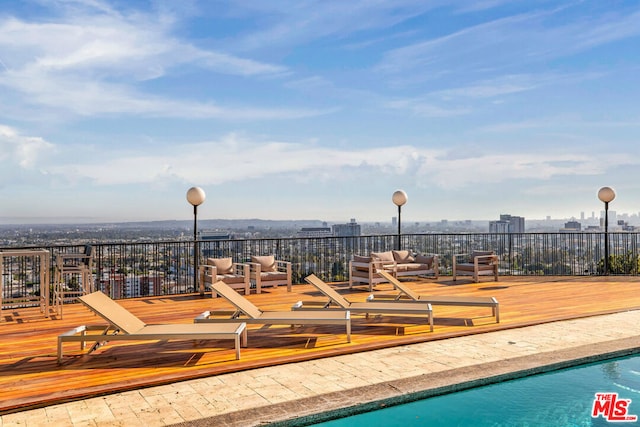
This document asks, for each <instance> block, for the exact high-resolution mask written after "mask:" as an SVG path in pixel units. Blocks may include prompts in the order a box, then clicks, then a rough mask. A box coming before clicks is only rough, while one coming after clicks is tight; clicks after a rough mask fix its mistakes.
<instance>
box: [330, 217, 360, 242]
mask: <svg viewBox="0 0 640 427" xmlns="http://www.w3.org/2000/svg"><path fill="white" fill-rule="evenodd" d="M331 229H332V231H333V235H334V236H336V237H354V236H360V224H358V223H357V222H356V219H355V218H351V222H349V223H348V224H333V225H332V226H331Z"/></svg>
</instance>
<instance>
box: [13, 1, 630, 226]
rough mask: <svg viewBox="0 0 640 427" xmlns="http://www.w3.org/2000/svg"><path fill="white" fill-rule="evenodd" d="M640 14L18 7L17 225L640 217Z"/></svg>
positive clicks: (490, 5) (458, 7)
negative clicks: (199, 195)
mask: <svg viewBox="0 0 640 427" xmlns="http://www.w3.org/2000/svg"><path fill="white" fill-rule="evenodd" d="M639 42H640V4H638V3H637V2H633V1H616V2H599V1H595V0H586V1H575V2H561V1H546V0H540V1H537V2H510V1H506V0H493V1H489V2H473V1H464V0H460V1H455V0H454V1H432V2H423V1H417V0H415V1H410V0H402V1H395V2H391V1H389V2H377V3H369V2H359V1H356V2H342V1H317V2H304V3H299V2H293V1H276V2H267V3H262V2H260V3H244V2H219V1H209V2H205V1H197V0H193V1H185V2H180V3H179V5H178V4H177V3H172V2H164V1H142V2H134V3H131V2H126V1H121V0H110V1H106V0H105V1H101V0H61V1H56V2H41V1H38V0H33V1H31V0H25V1H21V2H11V3H9V4H3V5H2V6H1V7H0V94H1V96H2V100H3V102H1V103H0V224H2V223H4V224H6V223H27V224H28V223H43V222H49V223H60V222H86V223H95V222H131V221H159V220H188V219H190V218H192V215H193V211H192V209H191V206H190V205H189V204H188V202H187V201H186V197H185V196H186V191H187V190H188V188H190V187H192V186H199V187H201V188H203V189H204V190H205V192H206V194H207V199H206V201H205V202H204V203H203V204H202V205H201V206H200V207H199V210H198V214H199V217H200V218H203V219H216V218H229V219H243V218H262V219H273V220H284V219H296V218H297V219H309V220H316V219H317V220H323V221H328V222H333V223H344V222H348V221H349V219H350V218H357V220H358V221H359V222H363V223H364V222H376V221H380V222H382V221H390V218H391V217H393V216H395V215H397V208H396V206H395V205H393V203H392V201H391V195H392V194H393V192H394V191H395V190H397V189H403V190H405V191H406V192H407V194H408V202H407V204H406V205H405V206H404V207H403V210H402V219H403V222H406V221H408V222H416V221H421V222H422V221H432V222H433V221H439V220H441V219H449V220H466V219H474V220H485V219H486V220H492V219H496V218H498V217H499V216H500V214H505V213H510V214H513V215H518V216H523V217H525V218H527V219H529V218H531V219H544V218H546V217H547V216H550V217H552V218H557V219H563V218H566V219H569V218H577V219H579V218H580V213H581V212H585V214H586V216H587V217H590V216H591V213H592V212H595V213H596V216H599V214H600V211H601V210H602V209H603V204H602V202H600V201H599V200H598V198H597V191H598V189H599V188H600V187H602V186H611V187H613V188H614V189H615V190H616V193H617V197H616V199H615V200H614V201H613V202H611V204H610V206H609V207H610V209H611V210H612V211H617V212H619V213H624V212H632V213H634V214H633V215H635V214H636V213H637V212H638V211H640V205H639V204H637V203H636V200H640V179H639V178H640V173H639V172H638V170H639V169H638V167H637V166H638V164H639V163H640V144H638V141H637V139H638V135H639V133H638V127H639V126H640V121H639V120H638V117H639V116H640V107H639V106H638V105H637V102H635V100H636V99H637V98H638V92H639V91H640V85H638V84H637V82H638V77H637V76H638V68H640V58H638V57H637V55H636V52H637V47H638V46H639Z"/></svg>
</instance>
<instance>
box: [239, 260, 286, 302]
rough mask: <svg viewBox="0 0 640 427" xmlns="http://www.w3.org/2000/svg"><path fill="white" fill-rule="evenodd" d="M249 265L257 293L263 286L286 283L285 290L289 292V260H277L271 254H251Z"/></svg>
mask: <svg viewBox="0 0 640 427" xmlns="http://www.w3.org/2000/svg"><path fill="white" fill-rule="evenodd" d="M249 266H250V276H251V280H252V281H254V282H255V284H256V292H257V293H261V292H262V288H264V287H267V286H278V285H287V292H291V263H290V262H288V261H280V260H277V259H275V257H274V256H273V255H263V256H251V262H250V263H249Z"/></svg>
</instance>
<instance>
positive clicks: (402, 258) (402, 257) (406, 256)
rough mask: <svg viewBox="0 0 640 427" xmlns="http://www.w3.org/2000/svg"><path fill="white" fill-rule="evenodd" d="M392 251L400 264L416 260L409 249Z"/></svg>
mask: <svg viewBox="0 0 640 427" xmlns="http://www.w3.org/2000/svg"><path fill="white" fill-rule="evenodd" d="M391 253H393V259H394V260H395V261H396V262H397V263H398V264H406V263H408V262H414V261H415V260H416V259H415V258H414V257H413V256H412V255H411V252H409V251H391Z"/></svg>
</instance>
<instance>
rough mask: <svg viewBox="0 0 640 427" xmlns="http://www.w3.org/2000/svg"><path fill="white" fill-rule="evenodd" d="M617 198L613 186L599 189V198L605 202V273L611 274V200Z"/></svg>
mask: <svg viewBox="0 0 640 427" xmlns="http://www.w3.org/2000/svg"><path fill="white" fill-rule="evenodd" d="M615 198H616V192H615V191H613V188H611V187H602V188H601V189H600V190H598V199H600V201H602V202H604V274H605V276H606V275H608V274H609V202H611V201H613V199H615Z"/></svg>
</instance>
